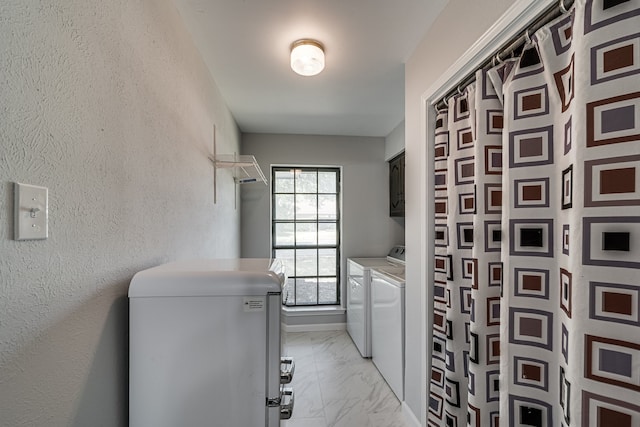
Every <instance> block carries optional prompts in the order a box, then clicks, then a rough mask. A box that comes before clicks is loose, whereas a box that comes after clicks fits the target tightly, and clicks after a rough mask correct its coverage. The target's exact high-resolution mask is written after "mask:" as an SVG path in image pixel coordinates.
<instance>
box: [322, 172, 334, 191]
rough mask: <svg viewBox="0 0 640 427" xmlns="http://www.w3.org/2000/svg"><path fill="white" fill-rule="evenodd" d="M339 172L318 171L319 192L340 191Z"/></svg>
mask: <svg viewBox="0 0 640 427" xmlns="http://www.w3.org/2000/svg"><path fill="white" fill-rule="evenodd" d="M337 190H338V182H337V173H335V172H318V193H332V194H335V193H337V192H338V191H337Z"/></svg>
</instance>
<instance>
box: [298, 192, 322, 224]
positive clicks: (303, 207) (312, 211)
mask: <svg viewBox="0 0 640 427" xmlns="http://www.w3.org/2000/svg"><path fill="white" fill-rule="evenodd" d="M317 207H318V196H316V195H315V194H296V220H298V221H300V220H302V221H304V220H315V219H316V218H318V211H317Z"/></svg>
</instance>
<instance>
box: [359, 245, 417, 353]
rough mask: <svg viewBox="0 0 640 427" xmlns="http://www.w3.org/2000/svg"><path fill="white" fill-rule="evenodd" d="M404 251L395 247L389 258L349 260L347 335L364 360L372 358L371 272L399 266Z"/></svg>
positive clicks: (402, 259) (402, 247) (402, 248)
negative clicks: (383, 267)
mask: <svg viewBox="0 0 640 427" xmlns="http://www.w3.org/2000/svg"><path fill="white" fill-rule="evenodd" d="M404 251H405V248H404V246H394V247H393V248H392V249H391V251H390V252H389V255H388V256H387V257H386V258H383V257H380V258H349V259H348V260H347V280H348V283H347V332H348V333H349V335H350V336H351V339H352V340H353V343H354V344H355V345H356V347H357V348H358V351H360V354H361V355H362V357H371V269H372V268H374V267H382V266H397V265H399V263H401V262H403V261H404Z"/></svg>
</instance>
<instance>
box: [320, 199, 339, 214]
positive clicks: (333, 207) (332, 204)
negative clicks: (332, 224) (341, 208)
mask: <svg viewBox="0 0 640 427" xmlns="http://www.w3.org/2000/svg"><path fill="white" fill-rule="evenodd" d="M337 201H338V200H337V196H336V195H335V194H331V195H328V194H321V195H318V218H319V219H331V220H335V219H337V218H338V203H337Z"/></svg>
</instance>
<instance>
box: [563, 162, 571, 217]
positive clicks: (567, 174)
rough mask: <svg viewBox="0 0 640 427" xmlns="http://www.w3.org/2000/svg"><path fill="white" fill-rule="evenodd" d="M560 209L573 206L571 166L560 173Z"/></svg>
mask: <svg viewBox="0 0 640 427" xmlns="http://www.w3.org/2000/svg"><path fill="white" fill-rule="evenodd" d="M561 194H562V209H569V208H570V207H571V206H572V204H573V165H571V166H569V167H568V168H567V169H565V170H564V171H562V193H561Z"/></svg>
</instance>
